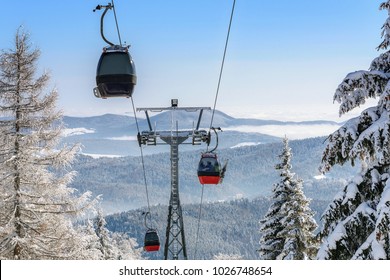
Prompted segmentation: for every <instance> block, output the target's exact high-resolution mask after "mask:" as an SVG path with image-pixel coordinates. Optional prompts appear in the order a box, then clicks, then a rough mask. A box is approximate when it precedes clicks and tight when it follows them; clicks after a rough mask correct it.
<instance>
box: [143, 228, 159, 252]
mask: <svg viewBox="0 0 390 280" xmlns="http://www.w3.org/2000/svg"><path fill="white" fill-rule="evenodd" d="M144 250H145V251H147V252H154V251H158V250H160V238H159V236H158V233H157V230H155V229H148V231H147V232H146V234H145V240H144Z"/></svg>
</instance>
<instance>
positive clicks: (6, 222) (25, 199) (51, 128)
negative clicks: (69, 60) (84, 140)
mask: <svg viewBox="0 0 390 280" xmlns="http://www.w3.org/2000/svg"><path fill="white" fill-rule="evenodd" d="M39 56H40V52H39V50H38V49H32V46H31V43H30V39H29V35H28V34H26V33H25V32H24V31H23V29H22V28H19V29H18V30H17V32H16V34H15V48H14V49H10V50H2V51H1V53H0V258H1V259H77V258H78V255H79V253H80V250H83V246H81V245H80V242H81V240H82V238H81V236H80V235H79V232H78V231H77V230H76V229H75V227H74V225H73V221H74V220H73V219H74V218H77V217H79V214H80V213H81V212H82V211H84V210H85V209H86V208H87V207H89V206H90V205H91V201H90V194H89V193H84V194H82V195H80V196H77V195H76V194H75V190H74V189H72V188H69V187H68V186H67V185H68V184H69V182H70V181H71V180H72V178H73V176H74V173H73V172H71V171H70V170H68V169H69V167H70V164H71V162H72V159H73V158H74V154H75V153H76V151H77V147H65V146H64V147H60V145H59V140H60V137H61V133H62V126H61V113H60V112H58V111H57V110H56V109H55V104H56V100H57V92H56V91H55V90H52V91H50V92H49V93H48V94H46V95H45V94H43V91H44V90H45V88H46V86H47V84H48V81H49V75H48V74H47V73H44V74H43V75H41V76H38V77H36V75H37V73H36V64H37V61H38V58H39Z"/></svg>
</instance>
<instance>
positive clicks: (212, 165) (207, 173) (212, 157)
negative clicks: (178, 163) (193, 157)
mask: <svg viewBox="0 0 390 280" xmlns="http://www.w3.org/2000/svg"><path fill="white" fill-rule="evenodd" d="M198 178H199V182H200V183H201V184H202V185H206V184H214V185H217V184H219V182H220V180H221V170H220V165H219V162H218V159H217V155H216V154H214V153H205V154H202V157H201V159H200V161H199V165H198Z"/></svg>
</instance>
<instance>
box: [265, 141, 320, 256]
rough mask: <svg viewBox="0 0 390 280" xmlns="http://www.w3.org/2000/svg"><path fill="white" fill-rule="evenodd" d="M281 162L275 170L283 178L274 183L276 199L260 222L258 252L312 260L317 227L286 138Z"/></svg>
mask: <svg viewBox="0 0 390 280" xmlns="http://www.w3.org/2000/svg"><path fill="white" fill-rule="evenodd" d="M283 144H284V147H283V151H282V153H281V154H280V155H279V158H280V160H281V162H280V163H279V164H277V165H276V167H275V169H276V170H278V171H279V172H280V173H279V174H280V180H279V182H278V183H276V184H274V186H273V197H272V199H273V202H272V204H271V205H270V207H269V209H268V211H267V213H266V215H265V216H264V218H263V219H262V220H261V221H260V234H261V238H260V248H259V250H258V251H259V254H260V257H261V259H264V260H277V259H281V260H285V259H291V260H303V259H312V258H314V257H315V255H316V252H317V245H316V238H315V235H314V230H315V229H316V228H317V224H316V222H315V220H314V218H313V216H314V213H313V211H311V210H310V208H309V200H308V199H307V198H306V197H305V195H304V193H303V190H302V185H303V182H302V180H300V179H297V178H295V174H294V173H292V172H291V157H292V153H291V149H290V147H289V145H288V139H287V138H284V140H283Z"/></svg>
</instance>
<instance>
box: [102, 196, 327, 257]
mask: <svg viewBox="0 0 390 280" xmlns="http://www.w3.org/2000/svg"><path fill="white" fill-rule="evenodd" d="M269 205H270V200H269V199H267V198H256V199H254V200H248V199H239V200H234V201H227V202H213V203H205V204H203V206H202V216H201V219H200V224H199V238H198V242H196V234H197V229H198V221H199V220H198V218H199V206H200V205H199V204H186V205H183V206H182V207H183V215H184V225H185V227H184V231H185V238H186V245H187V254H188V259H206V260H208V259H212V258H213V256H215V255H218V254H219V253H223V254H230V255H232V254H234V255H237V254H238V255H241V256H242V258H243V259H258V258H259V255H258V253H257V252H256V250H257V249H258V247H259V239H260V236H259V220H260V219H261V218H262V217H263V216H264V214H265V212H266V211H267V209H268V207H269ZM326 206H327V202H325V201H320V200H313V201H312V203H311V208H312V209H313V210H314V211H315V212H316V219H317V221H318V220H319V216H320V215H321V214H322V212H323V211H324V209H325V207H326ZM143 211H146V209H137V210H132V211H127V212H122V213H118V214H113V215H109V216H107V217H106V221H107V228H108V229H109V230H110V231H114V232H121V233H126V234H128V235H129V236H131V237H135V238H136V239H137V241H138V244H143V238H144V235H145V226H144V217H143V215H142V213H143ZM151 212H152V220H153V222H154V226H155V227H156V228H157V229H158V231H159V235H160V242H161V245H162V246H161V248H162V249H160V251H159V252H158V253H144V256H145V257H147V258H150V259H163V258H164V257H163V252H164V249H163V248H164V247H163V246H164V244H165V227H166V223H167V212H168V206H165V205H158V206H154V207H152V208H151ZM196 244H197V245H196ZM195 253H196V256H195Z"/></svg>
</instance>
